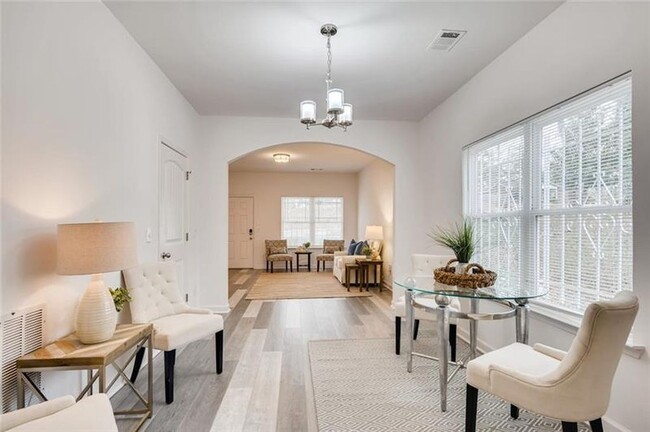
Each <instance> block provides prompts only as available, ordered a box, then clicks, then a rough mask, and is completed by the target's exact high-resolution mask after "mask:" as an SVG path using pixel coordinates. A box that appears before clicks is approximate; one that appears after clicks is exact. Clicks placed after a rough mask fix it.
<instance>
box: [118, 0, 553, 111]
mask: <svg viewBox="0 0 650 432" xmlns="http://www.w3.org/2000/svg"><path fill="white" fill-rule="evenodd" d="M105 2H106V4H107V6H108V7H109V9H110V10H111V11H112V12H113V14H114V15H115V16H116V17H117V19H118V20H119V21H120V22H121V23H122V24H123V25H124V27H125V28H126V29H127V30H128V31H129V32H130V33H131V35H133V37H134V38H135V39H136V41H138V43H140V45H141V46H142V47H143V48H144V49H145V50H146V51H147V53H149V55H150V56H151V57H152V58H153V60H154V61H155V62H156V63H157V64H158V65H159V66H160V68H161V69H162V70H163V72H164V73H165V74H167V76H168V77H169V79H170V80H171V81H172V82H173V83H174V85H176V87H177V88H178V89H179V90H180V91H181V93H182V94H183V95H184V96H185V97H186V98H187V99H188V100H189V101H190V103H191V104H192V105H193V106H194V108H195V109H196V110H197V111H198V112H199V113H200V114H203V115H237V116H239V115H241V116H262V117H293V116H297V115H298V103H299V102H300V101H301V100H304V99H313V100H315V101H317V103H318V104H319V106H318V112H319V118H320V117H322V113H323V103H322V101H323V100H324V98H325V84H324V79H325V71H326V54H325V38H324V37H323V36H321V35H320V33H319V29H320V26H321V25H322V24H324V23H328V22H332V23H334V24H336V25H337V26H338V27H339V34H338V35H336V36H335V37H334V38H333V39H332V50H333V79H334V85H335V86H336V87H341V88H343V89H344V90H345V96H346V102H350V103H352V104H354V108H355V118H357V119H377V120H420V119H421V118H423V117H424V116H425V115H426V114H427V113H428V112H430V111H431V110H432V109H433V108H435V107H436V106H437V105H438V104H440V103H441V102H442V101H444V100H445V99H446V98H447V97H449V96H450V95H451V94H452V93H453V92H454V91H456V90H457V89H458V88H459V87H460V86H462V85H463V84H464V83H465V82H467V81H468V80H469V79H470V78H471V77H472V76H473V75H474V74H476V73H477V72H479V71H480V70H481V69H482V68H483V67H485V66H486V65H487V64H488V63H490V62H491V61H492V60H493V59H494V58H496V57H497V56H498V55H499V54H501V53H502V52H503V51H504V50H505V49H506V48H508V47H509V46H510V45H511V44H512V43H514V42H515V41H517V40H518V39H519V38H520V37H521V36H523V35H524V34H525V33H526V32H527V31H528V30H530V29H531V28H532V27H534V26H535V25H536V24H537V23H538V22H540V21H541V20H542V19H543V18H544V17H546V16H547V15H548V14H549V13H550V12H552V11H553V10H554V9H555V8H556V7H557V6H558V5H559V4H560V3H559V2H553V1H540V2H534V1H505V2H488V1H479V2H466V1H458V2H434V3H424V2H417V3H411V2H408V3H406V2H382V3H362V2H353V3H308V2H303V3H297V2H296V3H272V2H259V3H243V2H231V3H225V2H210V1H207V2H191V1H188V2H184V1H163V2H155V1H154V2H152V1H146V0H144V1H111V0H105ZM441 29H453V30H467V31H468V33H467V34H466V35H465V37H464V38H463V39H462V40H461V41H460V42H459V43H458V45H457V46H456V47H455V48H454V49H453V50H452V51H451V52H449V53H447V52H440V51H426V48H427V46H428V45H429V43H430V42H431V41H432V40H433V39H434V37H435V36H436V34H437V33H438V32H439V31H440V30H441Z"/></svg>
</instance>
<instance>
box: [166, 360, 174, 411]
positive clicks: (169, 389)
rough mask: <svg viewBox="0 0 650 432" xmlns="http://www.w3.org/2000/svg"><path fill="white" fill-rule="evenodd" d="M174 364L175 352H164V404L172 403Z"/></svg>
mask: <svg viewBox="0 0 650 432" xmlns="http://www.w3.org/2000/svg"><path fill="white" fill-rule="evenodd" d="M174 364H176V350H171V351H165V403H166V404H170V403H172V402H174Z"/></svg>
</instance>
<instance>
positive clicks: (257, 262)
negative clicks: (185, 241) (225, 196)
mask: <svg viewBox="0 0 650 432" xmlns="http://www.w3.org/2000/svg"><path fill="white" fill-rule="evenodd" d="M229 180H230V181H229V183H228V187H229V193H230V196H231V197H234V196H240V197H243V196H248V197H253V198H254V202H255V204H254V215H253V218H254V221H253V223H254V225H255V229H254V233H255V240H254V242H253V254H254V263H253V265H254V267H255V268H256V269H263V268H265V267H266V258H265V257H266V253H265V246H264V240H274V239H279V238H281V236H280V226H281V212H282V210H281V198H282V197H283V196H294V197H319V196H320V197H343V238H344V239H345V241H346V244H347V243H348V242H349V241H350V239H351V238H352V237H354V236H355V235H356V233H357V173H276V172H230V178H229ZM312 250H314V251H317V249H312ZM303 259H304V257H303ZM312 261H313V262H312V264H313V265H314V266H316V262H315V257H312Z"/></svg>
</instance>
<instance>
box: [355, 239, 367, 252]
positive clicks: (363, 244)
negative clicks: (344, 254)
mask: <svg viewBox="0 0 650 432" xmlns="http://www.w3.org/2000/svg"><path fill="white" fill-rule="evenodd" d="M366 246H368V244H367V243H366V242H365V241H360V242H359V243H357V247H356V248H355V249H354V255H363V248H364V247H366Z"/></svg>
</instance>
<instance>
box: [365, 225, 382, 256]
mask: <svg viewBox="0 0 650 432" xmlns="http://www.w3.org/2000/svg"><path fill="white" fill-rule="evenodd" d="M383 239H384V227H383V226H381V225H368V226H366V240H367V241H368V240H370V241H372V243H371V247H372V248H373V249H374V250H375V251H379V246H380V245H381V241H382V240H383Z"/></svg>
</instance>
